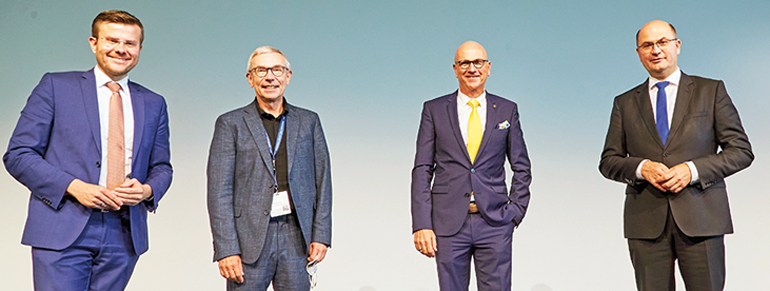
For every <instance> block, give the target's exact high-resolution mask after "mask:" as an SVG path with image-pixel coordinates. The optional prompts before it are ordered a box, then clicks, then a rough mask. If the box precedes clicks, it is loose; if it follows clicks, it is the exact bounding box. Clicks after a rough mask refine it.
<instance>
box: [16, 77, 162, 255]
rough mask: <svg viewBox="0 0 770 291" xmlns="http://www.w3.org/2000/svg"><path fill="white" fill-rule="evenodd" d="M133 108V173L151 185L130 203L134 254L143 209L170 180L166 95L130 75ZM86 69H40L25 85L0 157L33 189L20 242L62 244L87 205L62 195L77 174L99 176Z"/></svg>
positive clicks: (92, 90) (94, 109) (143, 237)
mask: <svg viewBox="0 0 770 291" xmlns="http://www.w3.org/2000/svg"><path fill="white" fill-rule="evenodd" d="M128 86H129V90H130V92H131V99H132V105H133V110H134V144H133V165H132V169H131V173H132V174H131V175H132V178H136V179H137V180H139V182H141V183H144V184H148V185H150V187H152V191H153V199H152V200H151V201H145V202H143V203H139V204H137V205H135V206H132V207H129V217H130V224H131V238H132V243H133V246H134V251H135V252H136V254H142V253H144V252H145V251H147V249H148V238H147V211H154V210H155V208H156V207H157V206H158V201H160V199H161V198H162V197H163V194H164V193H166V190H167V189H168V187H169V185H170V184H171V176H172V168H171V163H170V161H169V159H170V157H169V153H170V151H169V140H168V138H169V132H168V114H167V112H166V101H165V100H164V99H163V97H161V96H160V95H158V94H155V93H153V92H152V91H150V90H148V89H147V88H145V87H142V86H141V85H139V84H136V83H133V82H129V83H128ZM96 96H97V95H96V81H95V77H94V72H93V69H92V70H89V71H86V72H82V71H81V72H65V73H47V74H45V75H44V76H43V78H42V80H40V83H39V84H38V85H37V87H35V89H34V90H33V91H32V94H31V95H30V96H29V99H28V100H27V104H26V106H25V107H24V109H23V110H22V111H21V117H20V118H19V122H18V123H17V125H16V129H15V130H14V132H13V135H12V136H11V140H10V142H9V143H8V151H7V152H6V153H5V155H3V162H5V167H6V169H7V170H8V172H9V173H10V174H11V175H12V176H13V177H14V178H16V179H17V180H18V181H19V182H21V183H22V184H24V185H25V186H27V188H29V190H30V191H31V192H32V193H31V195H30V199H29V212H28V215H27V222H26V225H25V227H24V234H23V236H22V240H21V242H22V244H25V245H30V246H33V247H38V248H46V249H54V250H61V249H64V248H66V247H68V246H70V245H71V244H72V243H73V242H74V241H75V239H77V237H78V236H79V235H80V233H81V232H82V231H83V228H84V227H85V225H86V223H87V222H88V218H89V217H90V216H91V212H92V211H93V210H92V209H90V208H87V207H85V206H83V205H82V204H80V203H79V202H78V201H77V200H76V199H75V197H73V196H70V195H66V190H67V186H69V184H70V183H71V182H72V181H73V180H74V179H76V178H77V179H80V180H83V181H84V182H86V183H91V184H98V182H99V171H100V169H99V168H100V166H101V163H102V162H101V157H102V155H101V138H100V131H99V126H100V125H99V109H98V103H97V97H96Z"/></svg>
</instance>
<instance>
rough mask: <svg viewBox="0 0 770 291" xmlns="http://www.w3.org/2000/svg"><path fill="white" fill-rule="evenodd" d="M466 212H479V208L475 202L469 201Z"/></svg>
mask: <svg viewBox="0 0 770 291" xmlns="http://www.w3.org/2000/svg"><path fill="white" fill-rule="evenodd" d="M468 213H479V208H478V207H476V203H473V202H471V204H469V205H468Z"/></svg>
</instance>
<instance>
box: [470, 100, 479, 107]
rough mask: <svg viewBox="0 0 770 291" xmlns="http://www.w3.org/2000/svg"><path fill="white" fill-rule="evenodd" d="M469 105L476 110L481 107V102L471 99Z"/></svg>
mask: <svg viewBox="0 0 770 291" xmlns="http://www.w3.org/2000/svg"><path fill="white" fill-rule="evenodd" d="M468 105H470V106H471V107H473V109H476V107H479V100H476V99H471V101H468Z"/></svg>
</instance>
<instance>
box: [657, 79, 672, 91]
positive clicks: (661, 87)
mask: <svg viewBox="0 0 770 291" xmlns="http://www.w3.org/2000/svg"><path fill="white" fill-rule="evenodd" d="M669 83H670V82H669V81H663V82H658V83H655V87H658V90H665V89H666V86H668V84H669Z"/></svg>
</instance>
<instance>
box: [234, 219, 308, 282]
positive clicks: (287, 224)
mask: <svg viewBox="0 0 770 291" xmlns="http://www.w3.org/2000/svg"><path fill="white" fill-rule="evenodd" d="M296 219H297V218H296V217H295V216H294V214H289V215H283V216H279V217H273V218H271V219H270V222H269V224H268V226H267V237H266V238H265V245H264V246H263V247H262V252H260V254H259V259H257V261H256V262H254V263H253V264H243V272H244V273H245V274H244V276H243V283H240V284H239V283H235V282H233V281H230V280H228V281H227V290H244V291H246V290H248V291H254V290H260V291H262V290H267V287H268V286H269V285H270V283H271V282H272V283H273V289H274V290H275V291H308V290H310V280H309V278H308V274H307V272H306V271H305V266H306V265H307V263H308V261H307V257H308V250H307V248H306V247H305V243H304V239H303V238H302V232H301V231H300V228H299V223H298V222H297V220H296Z"/></svg>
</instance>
